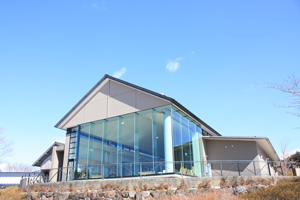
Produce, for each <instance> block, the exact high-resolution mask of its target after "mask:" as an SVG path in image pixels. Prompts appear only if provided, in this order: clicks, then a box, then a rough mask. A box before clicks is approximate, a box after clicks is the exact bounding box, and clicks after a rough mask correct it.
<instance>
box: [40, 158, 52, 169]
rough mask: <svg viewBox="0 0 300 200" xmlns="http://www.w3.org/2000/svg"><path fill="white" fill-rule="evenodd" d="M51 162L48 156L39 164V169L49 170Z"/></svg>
mask: <svg viewBox="0 0 300 200" xmlns="http://www.w3.org/2000/svg"><path fill="white" fill-rule="evenodd" d="M51 160H52V155H50V156H48V157H47V158H46V159H45V160H44V162H43V163H42V164H41V169H51V166H52V165H51V164H52V163H51Z"/></svg>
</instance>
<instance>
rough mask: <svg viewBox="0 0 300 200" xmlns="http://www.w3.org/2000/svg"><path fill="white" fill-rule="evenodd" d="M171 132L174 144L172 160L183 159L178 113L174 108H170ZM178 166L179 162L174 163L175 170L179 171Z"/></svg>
mask: <svg viewBox="0 0 300 200" xmlns="http://www.w3.org/2000/svg"><path fill="white" fill-rule="evenodd" d="M172 132H173V144H174V161H183V157H182V151H183V149H182V137H181V136H182V135H181V123H180V114H179V113H177V112H176V111H175V110H172ZM180 168H181V165H180V163H176V164H175V172H180V170H181V169H180Z"/></svg>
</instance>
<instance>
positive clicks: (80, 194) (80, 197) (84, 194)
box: [78, 192, 87, 199]
mask: <svg viewBox="0 0 300 200" xmlns="http://www.w3.org/2000/svg"><path fill="white" fill-rule="evenodd" d="M78 197H79V199H85V198H86V197H87V193H86V192H82V193H79V196H78Z"/></svg>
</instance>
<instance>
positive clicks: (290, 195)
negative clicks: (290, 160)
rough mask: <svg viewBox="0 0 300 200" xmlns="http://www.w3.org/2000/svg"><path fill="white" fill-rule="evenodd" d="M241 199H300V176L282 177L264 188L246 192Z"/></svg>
mask: <svg viewBox="0 0 300 200" xmlns="http://www.w3.org/2000/svg"><path fill="white" fill-rule="evenodd" d="M240 198H242V199H278V200H280V199H300V178H291V179H283V180H280V181H278V182H277V184H276V185H274V186H273V185H272V186H269V187H266V188H262V189H258V190H256V191H254V192H247V193H246V194H243V195H241V196H240Z"/></svg>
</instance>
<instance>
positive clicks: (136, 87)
mask: <svg viewBox="0 0 300 200" xmlns="http://www.w3.org/2000/svg"><path fill="white" fill-rule="evenodd" d="M106 78H109V79H111V80H114V81H116V82H119V83H122V84H124V85H127V86H130V87H133V88H135V89H138V90H141V91H143V92H146V93H149V94H151V95H154V96H157V97H159V98H162V99H165V100H167V101H170V102H171V103H173V104H174V105H176V106H177V107H178V108H179V109H181V110H182V111H184V112H185V113H187V114H188V115H189V116H190V117H192V118H194V119H195V120H196V121H198V122H199V123H200V124H202V125H204V126H205V127H206V128H208V129H209V130H210V131H212V132H213V133H215V134H216V135H220V136H221V134H220V133H218V132H217V131H216V130H214V129H213V128H212V127H210V126H209V125H208V124H206V123H205V122H204V121H202V120H201V119H199V118H198V117H197V116H196V115H194V114H193V113H192V112H191V111H189V110H188V109H187V108H185V107H184V106H183V105H181V104H180V103H178V102H177V101H176V100H175V99H173V98H171V97H168V96H165V95H162V94H159V93H157V92H154V91H151V90H148V89H146V88H143V87H140V86H138V85H134V84H132V83H129V82H126V81H123V80H121V79H118V78H115V77H112V76H110V75H108V74H105V75H104V76H103V78H102V79H101V80H100V81H99V82H98V83H97V84H96V85H95V86H94V87H93V88H92V89H91V90H90V91H88V93H86V95H84V97H82V98H81V99H80V101H79V102H78V103H77V104H76V105H75V106H74V107H73V108H72V109H71V110H70V111H69V112H68V113H67V114H66V115H65V116H64V117H63V118H62V119H61V120H59V122H57V124H56V125H55V126H54V127H56V128H57V127H58V126H59V124H60V123H61V122H62V121H63V120H64V119H65V118H66V117H67V116H68V115H69V114H71V113H72V112H73V110H75V108H76V107H77V106H78V105H79V104H80V103H81V102H82V101H83V100H84V99H85V98H86V97H87V96H88V95H89V94H90V93H91V92H92V91H93V90H94V89H95V88H97V86H99V85H100V84H101V83H102V82H103V81H104V80H105V79H106Z"/></svg>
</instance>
